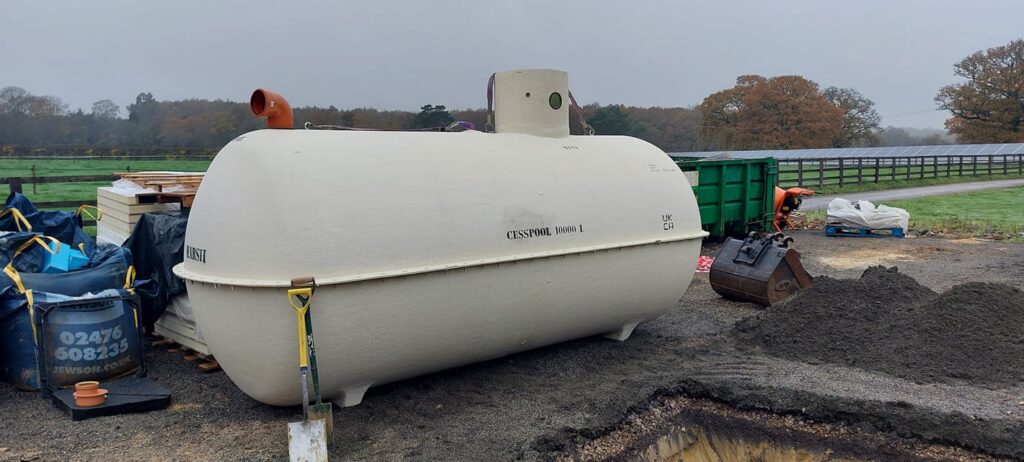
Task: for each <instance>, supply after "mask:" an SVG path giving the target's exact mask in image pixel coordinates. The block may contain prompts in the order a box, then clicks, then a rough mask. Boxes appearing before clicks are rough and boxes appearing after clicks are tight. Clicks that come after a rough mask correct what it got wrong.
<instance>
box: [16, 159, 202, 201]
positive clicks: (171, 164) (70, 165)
mask: <svg viewBox="0 0 1024 462" xmlns="http://www.w3.org/2000/svg"><path fill="white" fill-rule="evenodd" d="M2 162H3V169H2V170H0V176H2V177H25V176H31V175H32V166H33V165H34V166H35V167H36V176H72V175H109V174H111V173H114V172H124V171H132V172H138V171H145V170H173V171H187V172H205V171H206V169H207V168H208V167H209V166H210V161H208V160H140V161H133V160H105V159H88V160H3V161H2ZM98 186H110V182H109V181H99V182H86V183H42V184H38V185H35V192H33V185H31V184H24V185H22V192H24V193H25V195H27V196H28V197H29V199H31V200H32V201H33V202H56V201H95V200H96V188H97V187H98ZM4 192H5V193H6V191H4Z"/></svg>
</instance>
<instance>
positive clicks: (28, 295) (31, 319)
mask: <svg viewBox="0 0 1024 462" xmlns="http://www.w3.org/2000/svg"><path fill="white" fill-rule="evenodd" d="M25 301H27V302H28V323H29V324H31V325H32V340H34V341H35V342H36V345H39V333H38V332H36V309H35V303H34V298H33V297H32V291H31V290H26V291H25Z"/></svg>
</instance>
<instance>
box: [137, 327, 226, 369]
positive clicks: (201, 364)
mask: <svg viewBox="0 0 1024 462" xmlns="http://www.w3.org/2000/svg"><path fill="white" fill-rule="evenodd" d="M152 339H153V342H152V343H150V345H151V346H154V347H162V348H166V349H167V352H168V353H184V355H182V359H184V360H185V361H188V362H197V366H196V367H198V368H199V370H201V371H203V372H215V371H219V370H220V363H218V362H217V358H214V357H213V355H204V354H202V353H200V352H198V351H195V350H192V349H190V348H188V347H186V346H184V345H182V344H180V343H178V342H175V341H174V340H171V339H169V338H167V337H161V336H159V335H153V336H152Z"/></svg>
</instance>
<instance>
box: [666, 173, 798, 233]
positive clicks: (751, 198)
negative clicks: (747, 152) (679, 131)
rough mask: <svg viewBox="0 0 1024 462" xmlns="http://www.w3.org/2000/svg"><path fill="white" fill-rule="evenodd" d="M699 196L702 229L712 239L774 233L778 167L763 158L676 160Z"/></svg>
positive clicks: (698, 204) (698, 205)
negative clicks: (754, 232)
mask: <svg viewBox="0 0 1024 462" xmlns="http://www.w3.org/2000/svg"><path fill="white" fill-rule="evenodd" d="M676 165H678V166H679V169H680V170H682V171H683V172H684V173H686V176H687V179H689V180H690V184H691V185H693V193H694V194H695V195H696V196H697V207H698V208H699V209H700V222H701V227H702V228H704V230H705V231H707V232H709V233H711V235H712V236H719V237H725V236H736V237H740V236H745V235H746V234H747V233H749V232H750V231H765V232H767V231H771V226H772V219H773V217H774V216H775V211H774V210H773V207H774V198H775V185H776V183H778V178H779V167H778V162H776V161H775V158H774V157H765V158H761V159H727V160H695V159H683V160H676Z"/></svg>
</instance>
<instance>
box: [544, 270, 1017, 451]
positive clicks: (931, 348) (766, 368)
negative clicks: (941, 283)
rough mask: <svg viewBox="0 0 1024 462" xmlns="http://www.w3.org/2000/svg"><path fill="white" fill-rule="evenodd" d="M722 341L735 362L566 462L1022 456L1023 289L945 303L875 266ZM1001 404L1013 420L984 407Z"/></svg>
mask: <svg viewBox="0 0 1024 462" xmlns="http://www.w3.org/2000/svg"><path fill="white" fill-rule="evenodd" d="M718 341H719V342H722V343H723V344H725V345H727V346H722V347H720V348H716V349H717V350H718V351H719V352H720V353H721V352H723V351H726V352H727V351H728V350H732V351H734V352H735V353H734V354H731V355H730V354H726V355H724V356H732V359H727V360H724V361H721V362H720V363H719V364H706V365H705V366H704V368H705V371H704V372H703V373H699V374H696V375H694V376H693V377H692V378H691V379H688V380H684V381H683V382H682V383H680V385H679V386H677V387H675V388H674V389H663V390H659V392H658V393H656V394H655V396H653V397H652V398H651V399H650V400H649V402H647V403H646V404H644V405H643V406H640V407H634V408H633V409H631V410H630V412H629V413H628V414H627V416H626V417H624V418H623V419H622V420H621V421H620V422H619V423H618V424H616V425H614V426H611V427H608V428H603V429H587V430H582V431H576V432H568V433H569V434H566V435H562V437H563V438H564V439H567V440H569V441H575V443H576V444H575V445H572V447H573V448H574V449H571V450H569V451H566V452H564V453H563V454H562V456H561V459H562V460H642V461H671V462H675V461H719V462H728V461H744V460H764V461H774V460H780V461H781V460H797V461H824V460H1003V459H1000V458H1001V457H1011V458H1020V457H1024V423H1022V422H1021V419H1020V418H1019V416H1016V414H1018V413H1019V411H1018V410H1015V409H1014V408H1015V407H1017V406H1014V405H1015V404H1018V405H1024V402H1022V403H1016V401H1020V399H1018V397H1019V396H1024V395H1021V393H1022V392H1024V387H1022V386H1021V385H1022V383H1024V292H1022V291H1021V290H1019V289H1017V288H1014V287H1011V286H1009V285H1005V284H995V283H977V282H970V283H964V284H960V285H955V286H953V287H951V288H949V289H948V290H945V291H943V292H941V293H936V292H935V291H932V290H931V289H929V288H927V287H925V286H923V285H922V284H920V283H918V282H917V281H916V280H915V279H914V278H912V277H910V276H908V275H905V274H902V273H900V272H899V271H898V270H897V269H896V268H895V267H893V268H885V267H881V266H876V267H871V268H868V269H867V270H865V271H864V272H863V274H862V275H861V276H860V278H858V279H835V278H830V277H818V278H815V280H814V285H813V286H812V287H811V288H810V289H807V290H805V291H803V292H802V293H801V294H800V295H799V296H797V297H795V298H794V299H792V300H790V301H789V302H787V303H785V304H782V305H777V306H775V307H772V308H770V309H767V310H764V311H761V312H759V313H758V314H755V315H753V316H749V317H746V318H743V319H741V320H739V321H737V322H736V323H735V325H734V326H733V328H732V329H731V330H726V331H725V332H724V333H723V335H722V336H721V338H720V339H718ZM715 361H718V360H712V361H710V362H712V363H713V362H715ZM720 371H727V373H725V374H723V373H720ZM780 371H783V372H780ZM807 371H812V372H807ZM833 372H834V373H833ZM786 374H790V375H792V376H793V378H792V379H787V378H786V377H785V376H786ZM844 374H849V375H844ZM773 375H774V376H773ZM812 377H813V379H812V380H813V381H812V382H809V383H802V384H801V383H799V382H801V380H806V379H808V378H812ZM814 381H816V382H814ZM993 402H1008V404H1007V405H1006V406H1003V407H1002V408H1000V409H1006V410H995V412H993V409H982V408H981V407H979V406H978V403H988V404H991V403H993ZM1004 417H1007V418H1008V419H1006V420H1004V419H1003V418H1004ZM964 448H970V449H964Z"/></svg>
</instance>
